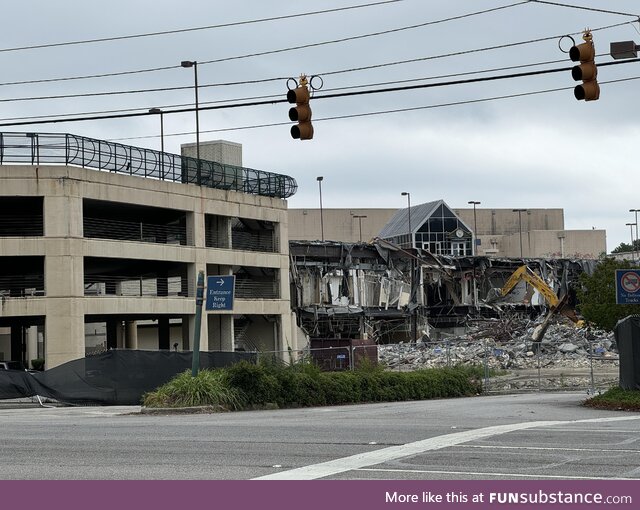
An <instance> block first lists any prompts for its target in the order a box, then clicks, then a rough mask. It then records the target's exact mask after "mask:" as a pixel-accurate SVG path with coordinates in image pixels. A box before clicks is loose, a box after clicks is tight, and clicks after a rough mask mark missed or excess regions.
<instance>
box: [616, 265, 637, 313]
mask: <svg viewBox="0 0 640 510" xmlns="http://www.w3.org/2000/svg"><path fill="white" fill-rule="evenodd" d="M616 303H617V304H619V305H637V304H640V270H637V269H616Z"/></svg>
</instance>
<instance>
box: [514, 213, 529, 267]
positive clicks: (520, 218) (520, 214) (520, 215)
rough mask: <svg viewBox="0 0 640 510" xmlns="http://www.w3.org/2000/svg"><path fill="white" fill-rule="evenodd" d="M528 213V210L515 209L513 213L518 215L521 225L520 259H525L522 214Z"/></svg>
mask: <svg viewBox="0 0 640 510" xmlns="http://www.w3.org/2000/svg"><path fill="white" fill-rule="evenodd" d="M526 211H527V210H526V209H513V212H517V213H518V224H519V225H520V227H519V228H520V258H524V256H523V254H522V213H523V212H526Z"/></svg>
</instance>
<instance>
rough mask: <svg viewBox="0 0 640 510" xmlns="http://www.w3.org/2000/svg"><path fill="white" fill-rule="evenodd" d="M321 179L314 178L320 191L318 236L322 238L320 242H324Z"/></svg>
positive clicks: (320, 177)
mask: <svg viewBox="0 0 640 510" xmlns="http://www.w3.org/2000/svg"><path fill="white" fill-rule="evenodd" d="M322 179H324V177H322V176H321V175H320V176H319V177H316V181H318V190H319V191H320V234H321V236H322V242H324V219H323V218H322Z"/></svg>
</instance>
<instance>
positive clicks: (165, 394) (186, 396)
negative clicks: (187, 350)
mask: <svg viewBox="0 0 640 510" xmlns="http://www.w3.org/2000/svg"><path fill="white" fill-rule="evenodd" d="M244 400H245V397H244V395H243V394H242V391H240V390H239V389H238V388H235V387H233V386H231V385H230V384H229V378H228V376H227V373H226V372H225V371H224V370H201V371H200V372H199V373H198V375H197V376H196V377H193V376H192V375H191V370H187V371H185V372H183V373H181V374H179V375H177V376H176V377H174V378H173V379H172V380H171V381H169V382H168V383H166V384H164V385H163V386H160V387H159V388H158V389H157V390H156V391H154V392H151V393H147V394H145V395H144V396H143V405H144V406H146V407H194V406H220V407H221V408H222V409H225V410H237V409H241V408H242V407H244Z"/></svg>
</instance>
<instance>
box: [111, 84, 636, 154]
mask: <svg viewBox="0 0 640 510" xmlns="http://www.w3.org/2000/svg"><path fill="white" fill-rule="evenodd" d="M633 80H640V76H634V77H631V78H619V79H617V80H609V81H603V82H600V83H601V84H603V85H607V84H613V83H621V82H626V81H633ZM567 90H573V87H558V88H553V89H544V90H534V91H529V92H520V93H515V94H506V95H502V96H491V97H485V98H478V99H468V100H462V101H452V102H450V103H439V104H433V105H423V106H410V107H407V108H395V109H391V110H378V111H374V112H363V113H353V114H346V115H336V116H333V117H320V118H314V119H313V122H322V121H328V120H342V119H353V118H357V117H372V116H376V115H388V114H392V113H406V112H410V111H418V110H431V109H435V108H446V107H450V106H463V105H468V104H475V103H484V102H488V101H498V100H502V99H513V98H518V97H526V96H535V95H539V94H548V93H551V92H560V91H567ZM290 125H291V122H274V123H267V124H251V125H247V126H236V127H229V128H219V129H208V130H203V131H200V133H201V134H202V133H222V132H225V131H239V130H244V129H258V128H265V127H277V126H290ZM193 134H194V131H184V132H181V133H165V134H164V136H165V138H166V137H173V136H188V135H193ZM158 137H159V135H147V136H131V137H127V138H112V139H110V140H109V141H112V142H119V141H127V140H143V139H151V138H158Z"/></svg>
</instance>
